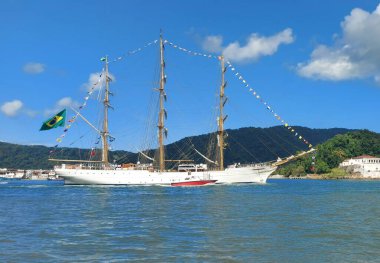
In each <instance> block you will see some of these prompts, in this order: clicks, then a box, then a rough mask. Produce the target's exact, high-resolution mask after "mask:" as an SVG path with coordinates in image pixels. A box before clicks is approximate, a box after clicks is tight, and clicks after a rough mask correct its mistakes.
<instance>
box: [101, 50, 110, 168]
mask: <svg viewBox="0 0 380 263" xmlns="http://www.w3.org/2000/svg"><path fill="white" fill-rule="evenodd" d="M104 63H105V79H106V87H105V93H104V101H103V104H104V120H103V130H102V131H101V133H100V136H101V137H102V145H103V149H102V162H103V164H104V165H105V166H108V165H109V161H108V137H109V131H108V108H109V107H110V101H109V95H110V91H109V82H110V80H111V78H110V77H109V73H108V56H106V57H105V60H104Z"/></svg>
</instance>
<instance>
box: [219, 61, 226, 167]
mask: <svg viewBox="0 0 380 263" xmlns="http://www.w3.org/2000/svg"><path fill="white" fill-rule="evenodd" d="M219 60H220V65H221V69H222V70H221V73H222V74H221V75H222V76H221V84H220V93H219V117H218V148H219V149H218V150H219V169H220V170H224V145H225V144H224V121H225V120H226V118H227V115H226V116H224V113H223V108H224V105H225V104H226V102H227V98H226V97H225V96H224V88H225V87H226V82H225V80H224V73H225V72H226V68H225V66H224V57H223V56H220V57H219Z"/></svg>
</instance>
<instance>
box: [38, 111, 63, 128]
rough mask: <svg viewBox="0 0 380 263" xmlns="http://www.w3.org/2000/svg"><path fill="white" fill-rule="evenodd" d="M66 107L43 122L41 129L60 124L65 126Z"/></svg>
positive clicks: (55, 126)
mask: <svg viewBox="0 0 380 263" xmlns="http://www.w3.org/2000/svg"><path fill="white" fill-rule="evenodd" d="M65 119H66V109H64V110H63V111H60V112H59V113H57V114H56V115H55V116H54V117H52V118H50V119H48V120H47V121H45V122H44V124H42V126H41V128H40V131H46V130H50V129H53V128H57V127H59V126H62V127H63V126H65Z"/></svg>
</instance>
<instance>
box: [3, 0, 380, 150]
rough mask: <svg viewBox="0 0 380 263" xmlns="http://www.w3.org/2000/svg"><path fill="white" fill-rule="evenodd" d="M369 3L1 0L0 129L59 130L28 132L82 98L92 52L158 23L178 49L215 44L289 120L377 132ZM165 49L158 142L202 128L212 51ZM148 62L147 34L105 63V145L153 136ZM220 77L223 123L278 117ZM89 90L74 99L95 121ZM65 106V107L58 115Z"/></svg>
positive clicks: (29, 139) (376, 32)
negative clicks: (164, 115)
mask: <svg viewBox="0 0 380 263" xmlns="http://www.w3.org/2000/svg"><path fill="white" fill-rule="evenodd" d="M378 5H379V2H378V1H370V0H363V1H349V0H345V1H343V0H342V1H312V0H310V1H301V0H299V1H297V0H293V1H290V0H289V1H272V0H267V1H226V0H221V1H198V0H195V1H153V0H152V1H106V2H105V1H39V0H36V1H10V0H4V1H2V8H1V10H0V21H1V25H2V26H1V27H0V34H1V36H2V38H1V39H2V40H1V41H0V52H1V57H2V59H3V63H2V66H1V71H2V72H3V77H2V78H0V89H1V96H0V122H1V123H2V125H1V127H0V140H1V141H6V142H12V143H20V144H42V145H49V146H52V145H55V144H56V143H57V142H56V138H58V137H59V136H61V135H62V129H54V130H51V131H45V132H40V131H38V130H39V127H40V126H41V124H42V122H43V121H45V120H46V119H47V118H48V117H49V115H50V116H51V115H54V112H58V111H59V110H61V109H63V108H65V107H66V108H68V109H69V106H70V105H71V106H74V107H78V105H81V104H82V103H83V102H84V97H85V96H86V91H87V90H86V83H87V84H88V83H89V82H90V83H91V81H92V82H93V81H94V80H96V77H94V76H96V73H99V72H101V70H102V68H103V64H102V63H101V62H100V60H99V59H100V58H101V57H102V56H104V55H109V57H110V58H111V59H114V58H117V57H119V56H122V55H123V54H126V53H127V52H128V51H130V50H134V49H136V48H139V47H142V46H144V45H145V44H146V43H149V42H151V41H153V40H156V39H158V37H159V32H160V28H162V29H163V32H164V38H165V39H168V40H169V41H172V42H173V43H176V44H178V45H180V46H182V47H184V48H186V49H189V50H192V51H195V52H202V53H207V54H209V53H211V54H221V53H223V54H224V55H225V56H226V57H227V59H229V60H230V61H231V63H233V65H234V66H235V68H236V70H237V71H238V72H239V73H240V75H241V76H244V80H246V81H247V82H248V83H249V84H250V87H252V88H253V89H254V90H255V91H257V92H258V93H259V94H260V96H261V97H262V98H264V102H267V103H268V105H270V106H271V108H272V109H274V110H275V112H276V113H277V114H278V115H280V116H281V117H282V118H283V119H284V120H285V121H286V122H287V123H289V124H290V125H301V126H307V127H311V128H332V127H343V128H353V129H362V128H366V129H369V130H372V131H376V132H380V123H379V121H378V115H379V113H380V110H379V106H378V105H379V98H380V8H379V11H377V10H376V8H377V6H378ZM165 56H166V64H167V68H166V74H167V76H168V82H167V87H166V88H167V93H168V102H167V104H166V105H167V106H166V107H167V110H168V121H167V127H168V129H169V137H168V142H171V141H175V140H178V139H180V138H182V137H185V136H188V135H196V134H202V133H206V132H210V131H213V129H215V123H216V121H215V116H214V115H213V113H214V112H215V107H216V99H217V97H216V94H217V90H218V86H219V81H220V80H219V70H220V69H219V65H218V61H217V60H215V59H207V58H203V57H199V56H198V57H197V56H190V55H188V54H186V53H185V52H182V51H181V50H178V49H174V48H172V47H171V46H169V45H166V49H165ZM157 63H158V45H151V46H149V47H147V48H145V49H144V50H143V51H141V52H138V53H136V54H135V55H132V56H127V57H125V59H123V60H120V61H118V62H115V63H111V64H110V72H111V73H112V74H113V75H114V77H115V81H114V82H113V83H112V85H111V89H112V91H113V92H114V94H115V96H114V97H112V98H111V99H112V104H113V106H114V107H115V110H114V111H111V112H110V118H111V126H110V129H111V133H112V134H113V135H114V136H115V137H116V141H115V142H113V146H112V147H113V148H114V149H128V150H135V149H136V148H143V147H145V146H149V145H152V144H154V141H155V139H156V133H155V130H154V128H155V125H156V123H155V122H156V119H155V118H154V117H149V116H150V115H149V109H150V105H155V103H156V97H157V93H155V92H154V88H155V84H154V83H155V81H157ZM91 74H95V75H91ZM91 76H92V79H90V77H91ZM226 78H227V81H228V87H227V90H226V94H227V96H228V97H229V103H228V105H227V107H226V112H227V114H228V115H229V118H228V120H227V122H226V128H239V127H247V126H259V127H268V126H273V125H280V124H281V122H279V121H278V120H277V119H275V118H274V116H273V114H272V113H271V112H269V111H268V110H267V109H266V106H265V105H263V103H262V102H260V100H258V99H256V98H255V97H254V96H253V95H252V94H251V93H250V92H249V91H248V90H247V89H246V88H245V87H244V86H243V84H242V83H241V81H239V80H238V79H237V78H236V77H235V76H234V74H233V73H232V71H230V70H229V71H228V72H227V75H226ZM96 94H97V93H96V92H94V94H93V96H92V97H91V98H90V99H89V101H88V104H87V105H86V107H85V108H84V109H83V110H82V114H83V115H84V116H85V117H86V118H88V119H89V120H90V121H91V122H93V123H97V122H99V120H98V117H99V114H98V112H99V108H98V106H96V104H97V103H96V99H97V96H96ZM73 114H74V113H73V112H72V111H70V110H68V117H69V118H70V116H72V115H73ZM151 115H152V114H151ZM148 120H149V121H148ZM148 122H149V123H148ZM147 124H151V125H150V126H149V125H147ZM147 126H149V127H153V128H149V129H148V128H147ZM90 130H91V128H89V127H88V126H87V125H86V124H84V122H83V121H82V120H79V119H78V120H77V121H76V123H74V124H73V125H72V127H71V128H70V130H69V132H67V134H66V136H65V138H63V141H62V143H60V145H61V146H70V145H72V146H88V147H91V145H93V144H94V142H96V140H97V138H96V137H97V136H96V135H89V136H88V139H84V140H83V142H81V143H76V144H75V143H74V142H75V141H77V140H78V139H79V138H80V137H81V136H84V135H87V134H90ZM84 137H85V136H84ZM146 138H149V139H146ZM87 143H88V144H89V145H85V144H87Z"/></svg>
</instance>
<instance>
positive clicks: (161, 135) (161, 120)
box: [158, 32, 165, 172]
mask: <svg viewBox="0 0 380 263" xmlns="http://www.w3.org/2000/svg"><path fill="white" fill-rule="evenodd" d="M164 70H165V61H164V41H163V39H162V32H161V33H160V88H159V89H158V91H159V92H160V95H159V96H160V111H159V117H158V145H159V165H160V172H163V171H164V170H165V151H164V142H163V141H164V129H165V121H164V118H165V109H164V99H165V72H164Z"/></svg>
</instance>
